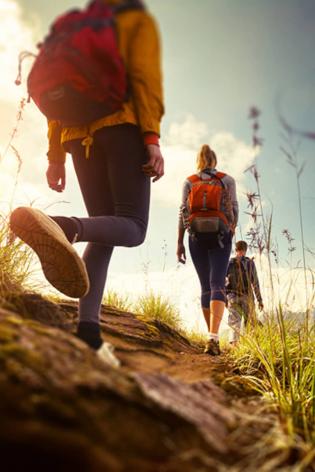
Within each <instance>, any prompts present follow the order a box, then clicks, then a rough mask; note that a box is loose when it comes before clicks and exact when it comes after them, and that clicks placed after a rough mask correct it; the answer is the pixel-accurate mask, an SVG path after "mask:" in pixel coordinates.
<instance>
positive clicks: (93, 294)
mask: <svg viewBox="0 0 315 472" xmlns="http://www.w3.org/2000/svg"><path fill="white" fill-rule="evenodd" d="M81 141H82V140H81V139H79V140H73V141H70V142H68V143H67V144H66V150H67V152H70V153H71V154H72V158H73V164H74V168H75V172H76V175H77V178H78V181H79V185H80V189H81V192H82V196H83V199H84V203H85V206H86V209H87V212H88V215H89V218H78V220H79V221H80V222H81V230H82V232H81V234H80V241H87V242H88V245H87V247H86V249H85V252H84V255H83V259H84V261H85V263H86V267H87V271H88V274H89V278H90V286H91V288H90V291H89V293H88V294H87V295H86V296H85V297H83V298H82V299H81V300H80V303H79V316H80V321H89V322H99V312H100V306H101V302H102V297H103V293H104V287H105V283H106V277H107V271H108V266H109V263H110V259H111V256H112V253H113V249H114V246H127V247H133V246H138V245H140V244H141V243H142V242H143V241H144V239H145V235H146V230H147V225H148V215H149V205H150V178H149V177H147V176H145V174H144V173H143V172H142V169H141V166H142V165H143V164H144V163H145V161H146V153H145V148H144V144H143V138H142V135H141V133H140V130H139V128H138V127H137V126H135V125H131V124H123V125H118V126H111V127H105V128H102V129H101V130H99V131H97V132H96V133H95V134H94V143H93V146H92V148H91V153H90V157H89V159H86V157H85V149H84V147H83V146H82V144H81Z"/></svg>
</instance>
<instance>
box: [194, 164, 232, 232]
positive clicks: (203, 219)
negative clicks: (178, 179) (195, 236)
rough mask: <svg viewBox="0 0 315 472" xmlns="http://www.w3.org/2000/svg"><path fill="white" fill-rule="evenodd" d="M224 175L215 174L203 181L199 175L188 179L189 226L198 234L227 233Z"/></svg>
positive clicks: (220, 173)
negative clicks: (222, 231)
mask: <svg viewBox="0 0 315 472" xmlns="http://www.w3.org/2000/svg"><path fill="white" fill-rule="evenodd" d="M225 175H226V174H224V173H223V172H217V173H216V174H213V175H209V178H208V179H206V180H203V179H201V178H200V177H199V175H192V176H190V177H188V180H189V181H190V182H191V191H190V193H189V195H188V201H187V203H188V210H189V218H188V220H189V224H190V227H191V229H192V230H193V231H195V232H199V233H216V232H219V231H220V230H225V231H228V229H229V221H228V218H227V215H226V214H225V212H224V196H225V186H224V183H223V182H222V179H223V177H224V176H225Z"/></svg>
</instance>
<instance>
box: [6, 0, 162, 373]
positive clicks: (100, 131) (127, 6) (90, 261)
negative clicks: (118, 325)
mask: <svg viewBox="0 0 315 472" xmlns="http://www.w3.org/2000/svg"><path fill="white" fill-rule="evenodd" d="M113 23H114V24H113ZM116 28H117V33H118V35H117V36H118V44H116V43H117V41H116ZM64 31H66V34H65V33H64ZM69 38H70V39H69ZM58 41H59V43H58ZM62 41H68V42H69V44H68V43H67V47H65V43H63V42H62ZM70 41H72V42H71V44H70ZM89 41H90V42H89ZM73 45H75V46H76V47H77V48H78V49H77V50H75V47H74V46H73ZM97 47H98V49H97V50H96V48H97ZM45 48H46V49H45ZM54 48H55V49H54ZM58 48H59V49H58ZM69 48H72V50H70V51H69ZM80 48H81V49H80ZM105 48H107V49H106V50H105ZM94 49H95V51H94ZM116 50H117V51H116ZM51 51H52V52H51ZM54 51H57V52H58V55H57V53H56V57H55V60H54V62H53V63H51V62H49V61H47V58H49V57H50V54H53V53H54ZM70 53H71V54H70ZM40 54H42V56H41V61H42V62H40V61H37V62H35V63H34V66H33V70H31V72H30V75H29V77H28V88H29V91H30V95H31V96H32V97H34V98H33V99H34V101H35V103H37V105H38V106H39V107H40V109H41V110H42V111H43V112H44V113H46V116H48V118H49V124H48V138H49V149H48V154H47V155H48V169H47V172H46V176H47V183H48V186H49V187H50V188H51V189H52V190H54V191H56V192H62V191H63V190H64V189H65V183H66V176H65V156H66V153H70V154H71V155H72V160H73V165H74V169H75V172H76V176H77V178H78V182H79V185H80V189H81V193H82V196H83V199H84V203H85V206H86V209H87V213H88V215H89V216H88V217H64V216H51V217H49V216H47V215H45V214H44V213H42V212H40V211H39V210H36V209H33V208H26V207H20V208H17V209H16V210H15V211H14V212H13V213H12V215H11V219H10V222H11V229H12V231H13V232H14V233H16V234H17V235H18V236H19V237H20V238H21V239H22V240H24V241H25V242H26V243H27V244H29V245H30V246H31V247H32V248H33V249H34V251H35V252H36V253H37V254H38V256H39V258H40V261H41V264H42V268H43V271H44V274H45V276H46V278H47V279H48V280H49V282H50V283H51V284H52V285H54V286H55V287H56V288H57V289H58V290H59V291H61V292H62V293H64V294H66V295H68V296H71V297H77V298H80V301H79V324H78V330H77V335H78V337H79V338H80V339H81V340H83V341H85V342H86V343H87V344H88V345H89V346H90V347H91V348H93V349H95V350H96V351H97V352H98V354H99V355H100V356H101V357H102V358H103V359H104V360H105V361H106V362H108V363H109V364H111V365H114V366H117V365H118V364H119V362H118V359H117V358H116V357H115V356H114V354H113V352H112V348H111V346H110V345H108V344H107V343H105V342H103V341H102V338H101V330H100V319H99V317H100V308H101V301H102V297H103V292H104V287H105V282H106V277H107V272H108V266H109V263H110V259H111V256H112V253H113V250H114V247H116V246H124V247H134V246H138V245H140V244H142V243H143V241H144V239H145V235H146V231H147V225H148V216H149V203H150V182H151V178H153V182H155V181H157V180H158V179H160V178H161V177H162V176H163V174H164V160H163V157H162V154H161V151H160V147H159V135H160V121H161V118H162V115H163V113H164V107H163V94H162V78H161V66H160V45H159V34H158V30H157V27H156V24H155V21H154V19H153V18H152V16H151V15H150V14H149V12H148V11H147V10H146V8H145V6H144V4H143V3H142V1H140V0H99V1H97V0H96V1H94V2H91V3H90V4H89V6H88V7H87V8H86V9H85V10H73V11H71V12H68V13H66V14H65V15H64V16H63V17H60V18H59V19H58V20H57V22H56V23H55V25H54V27H53V29H52V34H51V36H49V37H48V39H47V41H46V43H45V42H44V43H43V46H42V53H40ZM67 54H70V56H69V57H70V60H69V61H68V62H67V57H68V56H67ZM103 56H104V58H103ZM39 57H40V56H39ZM60 57H62V58H63V60H64V65H65V67H66V68H68V69H69V70H70V71H71V74H72V75H74V74H76V76H77V83H80V86H79V87H78V86H77V83H75V82H73V86H72V85H71V86H69V85H68V84H66V85H64V84H63V85H62V86H60V84H59V85H58V84H56V88H55V89H54V90H49V89H48V85H49V83H48V82H49V79H50V80H52V82H54V80H55V79H56V80H57V79H58V80H59V76H62V75H63V74H64V75H65V76H66V71H65V70H64V68H62V67H61V66H60V68H59V69H58V71H59V72H58V74H59V75H58V74H57V72H56V74H57V75H53V74H52V70H55V71H56V70H57V69H56V67H57V65H58V64H60V63H61V62H60V61H61V59H60ZM99 58H101V60H100V59H99ZM45 61H46V62H45ZM58 61H59V62H58ZM84 61H85V62H84ZM97 61H98V62H97ZM76 62H77V66H78V67H77V69H76V70H74V69H73V64H75V63H76ZM108 64H109V65H108ZM54 67H55V69H54ZM106 67H108V70H106ZM45 68H46V69H48V72H47V71H46V70H45ZM49 68H51V70H50V72H49ZM97 71H98V73H99V75H98V77H97V79H99V81H98V83H96V82H95V83H94V82H92V86H91V83H90V82H88V81H89V80H94V79H95V80H97V79H96V78H95V77H96V76H95V75H93V74H95V73H96V72H97ZM45 74H46V75H45ZM71 74H70V75H71ZM80 74H81V75H80ZM102 74H103V75H102ZM111 74H112V75H111ZM115 74H116V75H115ZM70 75H69V77H70ZM103 76H104V77H103ZM43 77H44V78H47V83H46V82H45V81H44V82H45V83H43V81H42V80H40V79H41V78H43ZM69 77H68V79H67V80H71V77H70V79H69ZM101 79H102V80H103V79H104V80H103V82H101ZM125 82H126V83H125ZM108 83H109V87H108ZM47 84H48V85H47ZM86 84H87V85H86ZM124 84H125V85H124ZM57 85H58V86H57ZM97 86H98V87H99V88H98V89H97ZM45 87H46V89H47V90H46V91H45V90H44V88H45ZM84 87H86V92H82V89H84ZM93 87H94V88H93ZM106 87H107V88H106ZM124 87H125V88H124ZM107 89H108V90H107ZM39 90H41V95H40V93H39ZM91 90H92V92H93V94H94V95H93V96H92V92H91ZM107 92H108V97H107V98H106V100H107V101H105V99H104V98H102V100H103V101H101V98H100V97H103V95H102V94H105V93H107ZM89 93H90V95H89ZM97 94H98V95H97ZM69 104H71V106H69ZM57 116H60V117H61V118H60V119H57V118H56V117H57ZM52 117H53V118H52ZM79 241H80V242H87V243H88V244H87V246H86V249H85V251H84V254H83V257H82V259H81V258H80V257H79V256H78V254H77V253H76V251H75V250H74V248H73V246H72V244H73V243H75V242H79Z"/></svg>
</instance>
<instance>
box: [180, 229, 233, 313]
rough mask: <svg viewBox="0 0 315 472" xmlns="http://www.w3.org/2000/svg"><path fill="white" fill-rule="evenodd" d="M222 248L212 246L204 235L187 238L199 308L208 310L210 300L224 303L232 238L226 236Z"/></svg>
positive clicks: (216, 245)
mask: <svg viewBox="0 0 315 472" xmlns="http://www.w3.org/2000/svg"><path fill="white" fill-rule="evenodd" d="M223 244H224V247H222V248H221V247H220V246H219V245H218V244H214V243H213V241H211V240H210V239H209V238H208V237H207V235H206V234H202V235H201V236H200V237H199V239H192V238H191V237H189V250H190V255H191V258H192V261H193V263H194V266H195V269H196V271H197V274H198V277H199V281H200V286H201V306H202V308H209V306H210V301H211V300H220V301H222V302H225V300H226V298H225V277H226V273H227V268H228V264H229V259H230V254H231V245H232V236H231V234H228V233H227V234H226V235H225V236H224V239H223Z"/></svg>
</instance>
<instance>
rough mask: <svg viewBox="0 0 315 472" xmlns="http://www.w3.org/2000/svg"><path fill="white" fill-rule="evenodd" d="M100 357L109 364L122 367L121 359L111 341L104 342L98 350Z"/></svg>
mask: <svg viewBox="0 0 315 472" xmlns="http://www.w3.org/2000/svg"><path fill="white" fill-rule="evenodd" d="M96 352H97V355H98V357H99V358H100V359H101V360H102V361H103V362H104V363H105V364H107V365H109V366H111V367H115V368H116V369H117V368H118V367H120V360H119V359H117V357H116V356H115V354H114V346H112V345H111V344H109V343H103V344H102V345H101V347H100V348H99V349H98V350H97V351H96Z"/></svg>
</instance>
